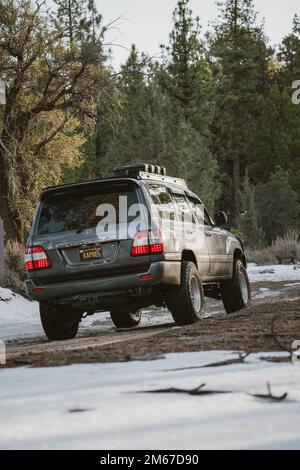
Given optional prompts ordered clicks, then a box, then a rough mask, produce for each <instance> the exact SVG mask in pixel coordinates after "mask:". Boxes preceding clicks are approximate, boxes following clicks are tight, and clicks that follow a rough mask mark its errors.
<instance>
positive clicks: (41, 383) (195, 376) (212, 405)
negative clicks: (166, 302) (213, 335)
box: [0, 351, 300, 449]
mask: <svg viewBox="0 0 300 470" xmlns="http://www.w3.org/2000/svg"><path fill="white" fill-rule="evenodd" d="M266 355H267V356H270V355H272V354H271V353H260V354H252V355H250V356H248V357H247V359H246V362H245V363H244V364H232V365H226V366H220V367H209V368H200V367H201V366H203V365H206V364H210V363H214V362H218V361H224V360H227V359H232V358H236V357H237V353H236V352H233V351H232V352H228V351H227V352H226V351H210V352H196V353H177V354H168V355H167V356H166V358H165V359H164V360H156V361H147V362H128V363H113V364H86V365H71V366H64V367H54V368H50V367H49V368H42V369H40V368H18V369H2V370H0V380H1V388H0V415H1V430H0V448H1V449H219V448H220V449H300V440H299V438H298V437H297V436H298V435H299V426H300V407H299V403H300V382H299V371H300V365H293V364H291V363H282V362H281V363H274V362H265V361H261V360H260V357H261V356H266ZM273 355H275V354H273ZM277 355H286V353H283V354H277ZM192 366H194V367H199V368H196V369H185V368H190V367H192ZM179 368H180V369H181V370H178V369H179ZM175 369H176V370H175ZM266 381H269V382H270V383H271V387H272V393H273V394H275V395H281V394H283V393H285V392H288V399H287V400H285V401H283V402H278V403H277V402H271V401H268V400H262V399H256V398H253V397H252V396H250V395H248V393H259V394H261V393H266V392H267V389H266ZM201 383H206V384H207V385H206V386H207V388H208V389H210V390H211V389H213V390H225V391H228V392H234V393H226V394H219V395H204V396H191V395H186V394H175V393H171V394H166V393H162V394H156V393H155V394H151V393H150V394H148V393H140V392H143V391H147V390H154V389H161V388H169V387H177V388H184V389H189V388H191V389H192V388H195V387H197V386H199V385H200V384H201ZM71 410H81V411H82V412H79V411H78V412H76V413H75V412H70V411H71ZM83 410H85V412H83ZM224 430H226V432H224Z"/></svg>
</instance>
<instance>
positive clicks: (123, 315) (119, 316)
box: [110, 310, 142, 328]
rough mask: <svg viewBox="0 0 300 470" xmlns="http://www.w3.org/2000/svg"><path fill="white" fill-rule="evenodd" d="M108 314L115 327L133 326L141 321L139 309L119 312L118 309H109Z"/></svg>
mask: <svg viewBox="0 0 300 470" xmlns="http://www.w3.org/2000/svg"><path fill="white" fill-rule="evenodd" d="M110 316H111V319H112V321H113V322H114V324H115V325H116V327H117V328H133V327H134V326H137V325H138V324H139V323H140V321H141V316H142V312H141V310H135V311H134V312H126V311H125V312H121V311H120V310H111V312H110Z"/></svg>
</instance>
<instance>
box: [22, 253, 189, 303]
mask: <svg viewBox="0 0 300 470" xmlns="http://www.w3.org/2000/svg"><path fill="white" fill-rule="evenodd" d="M180 270H181V263H180V261H158V262H156V263H151V265H150V268H149V270H148V271H147V272H141V273H134V274H132V273H131V274H122V275H113V276H107V277H99V278H92V279H83V280H79V281H78V280H77V281H74V280H70V281H65V282H59V283H51V284H45V285H43V284H41V283H40V282H39V283H38V284H37V283H35V282H34V279H27V280H26V281H25V286H26V291H27V294H28V295H29V296H30V297H31V298H32V299H34V300H39V301H42V300H56V299H63V298H67V297H76V296H81V295H88V294H97V295H103V296H111V295H118V294H120V295H121V294H124V293H127V294H130V291H131V290H132V289H135V288H138V287H152V286H154V285H156V284H159V283H162V284H177V285H178V284H180ZM36 290H38V291H36Z"/></svg>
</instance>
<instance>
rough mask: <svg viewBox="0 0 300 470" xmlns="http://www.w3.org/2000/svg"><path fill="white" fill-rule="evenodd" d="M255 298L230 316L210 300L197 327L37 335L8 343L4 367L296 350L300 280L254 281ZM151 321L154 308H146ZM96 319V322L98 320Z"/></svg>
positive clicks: (299, 334)
mask: <svg viewBox="0 0 300 470" xmlns="http://www.w3.org/2000/svg"><path fill="white" fill-rule="evenodd" d="M252 292H253V302H252V306H251V307H250V308H249V309H247V310H242V311H239V312H236V313H233V314H226V313H225V311H224V309H223V307H222V303H220V302H216V301H214V300H210V299H208V300H207V309H206V310H207V316H206V318H205V319H204V320H203V321H201V322H199V323H197V324H194V325H190V326H185V327H177V326H175V325H174V323H172V322H171V320H172V318H171V317H170V316H168V315H167V316H166V312H160V311H158V310H157V309H156V310H153V319H154V318H156V319H157V317H158V315H160V313H161V314H162V315H164V317H163V318H166V319H167V320H170V321H167V322H165V323H163V324H156V322H155V321H153V324H151V320H150V322H149V326H142V327H138V328H135V329H133V330H116V329H113V328H112V327H110V328H106V329H105V328H104V329H103V331H102V330H101V329H98V330H97V331H95V330H93V329H91V331H90V332H89V331H87V330H85V331H84V333H81V334H80V335H79V336H78V337H77V338H75V339H73V340H70V341H60V342H59V341H47V340H45V339H44V338H35V339H30V338H29V339H28V340H21V341H19V342H11V343H9V344H8V345H7V364H6V366H2V367H16V366H23V365H31V366H60V365H66V364H74V363H89V362H116V361H127V360H147V359H155V358H156V357H158V356H160V355H162V354H165V353H171V352H186V351H200V350H206V351H208V350H214V349H219V350H237V351H245V352H262V351H265V352H268V351H282V350H285V351H291V347H292V343H293V342H294V341H295V340H300V287H299V283H296V282H290V283H288V282H260V283H254V284H252ZM147 315H148V316H149V318H150V319H151V311H148V312H147ZM95 323H96V322H95Z"/></svg>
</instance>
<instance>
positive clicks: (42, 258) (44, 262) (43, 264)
mask: <svg viewBox="0 0 300 470" xmlns="http://www.w3.org/2000/svg"><path fill="white" fill-rule="evenodd" d="M25 267H26V269H27V271H37V270H38V269H48V268H51V261H50V259H49V258H48V255H47V253H46V251H45V250H44V248H43V247H42V246H32V247H29V248H26V250H25Z"/></svg>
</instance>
